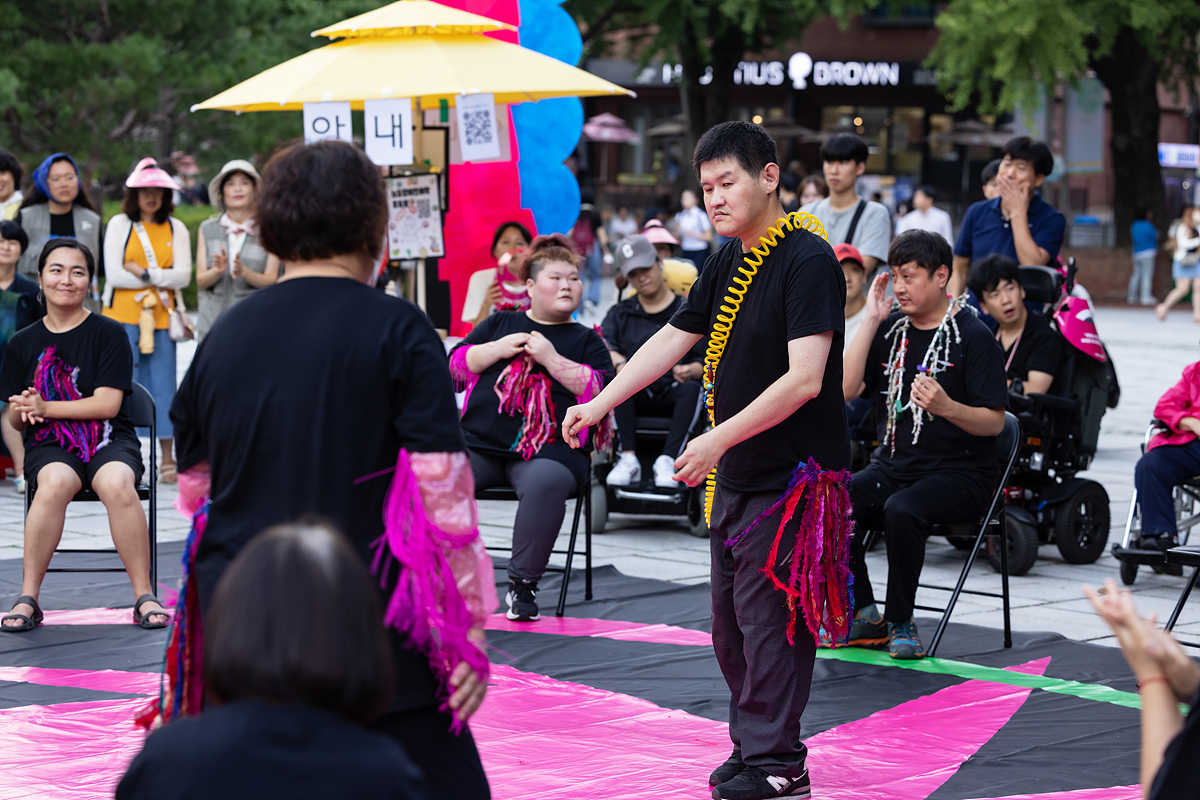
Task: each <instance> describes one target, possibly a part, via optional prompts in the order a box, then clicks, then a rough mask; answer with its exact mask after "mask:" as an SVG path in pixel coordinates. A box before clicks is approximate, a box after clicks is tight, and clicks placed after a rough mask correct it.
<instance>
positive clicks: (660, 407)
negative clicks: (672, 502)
mask: <svg viewBox="0 0 1200 800" xmlns="http://www.w3.org/2000/svg"><path fill="white" fill-rule="evenodd" d="M616 257H617V268H618V269H619V270H620V271H621V274H622V275H624V276H625V278H626V280H628V281H629V285H630V286H632V287H633V288H634V289H636V290H637V294H636V295H634V296H633V297H630V298H628V299H627V300H622V301H621V302H619V303H617V304H616V305H615V306H613V307H612V308H611V309H609V311H608V314H607V315H606V316H605V317H604V324H603V325H602V326H601V332H602V333H603V334H604V341H605V342H606V343H607V345H608V354H609V356H611V357H612V362H613V367H614V368H615V369H616V370H617V371H618V372H620V371H621V368H622V367H623V366H625V362H626V361H627V360H628V359H629V358H630V357H631V356H632V355H633V354H634V353H636V352H637V351H638V349H639V348H640V347H641V346H642V345H644V344H645V343H646V342H647V341H648V340H649V339H650V337H651V336H653V335H654V334H656V333H658V331H659V330H660V329H661V328H662V327H663V326H664V325H666V324H667V323H668V322H670V321H671V317H673V316H674V315H675V312H676V311H678V310H679V307H680V306H681V305H683V298H682V297H680V296H679V295H677V294H675V292H673V291H671V290H670V288H668V287H667V284H666V281H665V280H664V278H663V270H662V259H661V258H660V257H659V255H658V253H657V252H656V250H655V247H654V245H653V244H651V242H650V240H649V239H648V238H647V237H645V236H639V235H635V236H630V237H628V238H626V239H624V240H622V241H621V242H620V243H619V244H618V245H617V249H616ZM703 359H704V350H703V343H702V341H701V342H696V344H694V345H693V346H692V349H691V350H689V351H688V352H687V354H686V355H685V356H684V357H683V358H682V359H681V360H680V362H679V363H678V364H676V365H675V367H674V368H673V369H672V370H671V372H670V373H668V374H667V375H663V376H662V377H660V378H659V379H658V380H656V381H654V382H653V383H651V384H650V385H649V386H647V387H646V388H645V389H643V390H642V391H640V392H638V393H637V394H635V395H634V396H633V397H631V398H629V399H628V400H626V401H625V402H624V403H621V404H620V405H619V406H617V407H616V408H615V409H613V416H614V417H615V418H616V422H617V438H618V440H619V442H620V447H621V455H620V457H619V458H618V459H617V463H616V464H615V465H614V466H613V468H612V471H611V472H609V473H608V485H609V486H630V485H632V484H635V483H638V482H639V481H640V480H641V479H642V465H641V464H640V463H639V462H638V457H637V452H636V441H635V439H634V431H635V429H636V427H637V418H638V416H639V415H654V416H665V417H670V418H671V427H670V429H669V430H668V432H667V438H666V441H665V442H664V443H663V450H662V454H661V455H659V456H658V457H657V458H655V459H654V465H653V467H652V470H653V473H654V485H655V486H657V487H658V488H660V489H674V488H676V486H678V484H677V483H676V482H675V478H674V475H675V459H676V458H678V457H679V454H680V453H681V452H683V446H684V444H686V441H685V439H686V438H687V433H688V430H689V429H690V428H691V427H692V423H693V422H694V421H695V419H696V415H697V414H698V413H699V411H700V376H701V374H702V373H703V371H704V368H703V364H702V362H703Z"/></svg>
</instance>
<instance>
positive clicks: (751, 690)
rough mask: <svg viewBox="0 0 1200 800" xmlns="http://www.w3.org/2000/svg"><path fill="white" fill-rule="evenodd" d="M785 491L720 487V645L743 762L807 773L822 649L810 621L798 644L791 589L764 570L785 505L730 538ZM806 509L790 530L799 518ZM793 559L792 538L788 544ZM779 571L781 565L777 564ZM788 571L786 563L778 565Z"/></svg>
mask: <svg viewBox="0 0 1200 800" xmlns="http://www.w3.org/2000/svg"><path fill="white" fill-rule="evenodd" d="M778 498H779V493H777V492H773V493H770V494H743V493H740V492H731V491H728V490H725V489H721V488H718V489H717V496H716V499H715V500H714V501H713V511H712V525H711V526H710V536H711V545H712V606H713V622H712V635H713V649H714V650H715V651H716V654H717V663H718V664H720V666H721V673H722V674H723V675H724V676H725V682H726V683H727V684H728V685H729V692H730V695H731V696H730V699H729V738H730V739H732V740H733V744H734V745H735V746H736V747H739V748H740V749H741V752H742V760H743V761H745V762H746V763H747V764H749V765H750V766H753V767H761V768H762V769H764V770H766V771H767V772H769V773H771V774H772V775H782V776H785V777H797V776H799V775H801V774H803V772H804V758H805V755H806V754H807V752H808V748H806V747H805V746H804V743H803V742H801V741H800V716H801V714H803V713H804V707H805V706H806V705H808V692H809V688H810V686H811V684H812V672H813V662H814V660H815V658H816V653H817V648H816V643H815V642H814V641H813V639H812V636H811V635H810V634H809V632H808V628H807V626H806V625H805V624H804V621H803V619H801V620H800V621H799V622H798V625H797V628H798V630H797V631H796V637H795V638H796V644H795V645H789V644H788V642H787V626H788V610H787V606H786V603H785V597H784V594H783V592H781V591H778V590H777V589H776V588H775V587H774V586H773V585H772V584H771V582H770V581H769V580H768V579H767V577H766V576H765V575H763V573H762V567H763V565H764V564H765V563H766V560H767V554H768V552H769V551H770V548H771V542H772V540H773V539H774V538H775V530H776V528H778V527H779V520H780V517H781V516H782V513H783V511H782V509H780V510H778V511H776V512H775V513H774V514H773V515H771V516H770V517H768V518H767V519H765V520H763V521H762V522H761V523H759V525H758V527H757V528H755V529H754V531H753V532H751V533H750V534H748V535H747V536H746V537H745V538H743V539H742V540H741V541H740V542H738V543H737V544H736V545H734V547H732V548H728V547H726V546H725V540H726V539H728V538H729V537H730V536H732V535H734V534H735V533H737V532H738V531H740V530H742V529H743V528H745V527H746V526H747V525H749V524H750V523H751V522H752V521H753V520H754V518H755V517H756V516H758V514H759V513H761V512H762V511H763V510H765V509H766V508H767V507H768V506H770V505H771V504H772V503H774V502H775V501H776V500H777V499H778ZM801 510H802V509H800V508H798V509H797V510H796V514H795V516H794V517H793V522H792V523H791V525H789V528H791V527H792V526H794V525H796V524H798V521H799V519H800V516H801V513H800V512H801ZM780 550H781V552H780V553H779V556H778V560H779V562H780V563H783V564H785V565H786V564H787V562H788V559H789V558H790V555H791V551H792V548H791V542H790V541H788V542H787V546H785V547H781V548H780ZM777 569H778V568H777ZM778 573H779V575H780V576H781V577H784V576H785V575H786V566H785V567H784V568H782V569H778Z"/></svg>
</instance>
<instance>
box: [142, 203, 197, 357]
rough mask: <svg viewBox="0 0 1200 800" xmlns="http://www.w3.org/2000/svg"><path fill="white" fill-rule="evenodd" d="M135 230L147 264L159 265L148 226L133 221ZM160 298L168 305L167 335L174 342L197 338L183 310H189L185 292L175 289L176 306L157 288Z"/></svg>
mask: <svg viewBox="0 0 1200 800" xmlns="http://www.w3.org/2000/svg"><path fill="white" fill-rule="evenodd" d="M133 230H134V232H135V233H136V234H137V237H138V241H140V242H141V244H142V252H143V253H145V255H146V266H147V267H157V266H158V259H157V257H156V256H155V255H154V247H153V246H152V245H151V243H150V236H149V234H147V233H146V227H145V226H144V225H142V223H141V222H135V223H133ZM156 294H157V295H158V299H159V300H161V301H162V304H163V306H165V307H167V308H168V309H169V310H168V311H167V335H169V336H170V337H171V341H172V342H186V341H190V340H191V339H194V338H196V329H195V327H194V326H193V325H192V323H191V321H190V320H189V319H188V318H187V315H185V314H184V313H183V312H184V311H186V310H187V308H186V307H184V305H183V293H182V292H180V291H179V290H178V289H176V290H175V303H174V307H172V304H171V303H170V302H168V301H167V295H166V294H165V293H164V292H163V291H162V290H161V289H158V290H156Z"/></svg>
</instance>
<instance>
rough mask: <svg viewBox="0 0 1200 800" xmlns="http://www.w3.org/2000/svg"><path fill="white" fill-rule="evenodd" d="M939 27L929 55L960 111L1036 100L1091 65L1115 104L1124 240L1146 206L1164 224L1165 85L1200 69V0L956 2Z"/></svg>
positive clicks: (1113, 147)
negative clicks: (1161, 95) (1161, 133)
mask: <svg viewBox="0 0 1200 800" xmlns="http://www.w3.org/2000/svg"><path fill="white" fill-rule="evenodd" d="M937 25H938V27H939V28H940V29H941V36H940V37H939V39H938V43H937V46H936V47H935V48H934V50H933V53H932V54H931V56H930V63H931V64H932V65H933V66H934V67H935V68H936V70H937V74H938V81H939V83H940V85H941V87H942V88H943V90H944V91H945V92H946V94H947V96H948V98H949V99H950V101H951V104H952V105H953V106H954V108H956V109H962V108H967V107H969V106H975V107H977V108H978V109H980V110H981V111H1012V110H1013V109H1019V108H1029V107H1032V106H1033V105H1035V104H1036V102H1037V99H1038V97H1039V94H1040V93H1041V92H1043V91H1045V90H1046V88H1047V87H1048V86H1053V85H1054V84H1055V83H1057V82H1058V81H1063V80H1066V81H1074V80H1077V79H1079V78H1080V77H1082V76H1084V75H1086V74H1087V72H1088V70H1091V71H1093V72H1094V73H1095V75H1096V78H1097V79H1098V80H1099V81H1100V82H1101V83H1102V84H1103V85H1104V87H1105V88H1106V89H1108V92H1109V96H1110V102H1111V105H1110V112H1111V137H1110V139H1109V151H1110V154H1111V161H1112V164H1113V178H1114V181H1113V183H1114V186H1113V189H1114V198H1115V199H1114V203H1113V205H1114V212H1115V214H1114V215H1115V221H1116V226H1117V235H1118V241H1120V242H1122V243H1127V242H1128V238H1129V225H1130V223H1131V222H1132V221H1133V218H1134V215H1135V214H1136V210H1137V207H1138V206H1146V207H1149V208H1151V209H1154V211H1155V215H1156V218H1157V219H1158V220H1159V221H1160V222H1165V219H1164V215H1165V211H1164V209H1163V185H1162V170H1161V168H1160V167H1159V164H1158V149H1157V143H1158V127H1159V117H1160V108H1159V103H1158V86H1159V84H1160V83H1165V84H1166V85H1168V86H1173V85H1184V84H1187V85H1191V86H1193V87H1194V85H1195V84H1194V81H1195V80H1196V78H1197V76H1198V74H1200V50H1198V42H1200V4H1198V3H1197V2H1196V0H1156V1H1155V2H1149V3H1147V2H1136V0H1079V1H1078V2H1074V3H1052V2H1045V0H950V2H949V3H947V4H946V7H945V9H944V10H943V12H942V13H941V14H940V15H939V16H938V18H937ZM1193 102H1195V97H1194V94H1193ZM1096 135H1098V136H1099V135H1102V132H1099V131H1098V132H1097V134H1096Z"/></svg>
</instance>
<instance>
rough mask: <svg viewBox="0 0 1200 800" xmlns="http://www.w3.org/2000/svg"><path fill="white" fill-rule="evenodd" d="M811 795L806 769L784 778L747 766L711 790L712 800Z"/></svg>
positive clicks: (760, 799)
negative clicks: (794, 775)
mask: <svg viewBox="0 0 1200 800" xmlns="http://www.w3.org/2000/svg"><path fill="white" fill-rule="evenodd" d="M811 795H812V787H811V786H810V784H809V781H808V770H807V769H806V770H804V773H803V774H801V775H799V776H797V777H795V778H785V777H783V776H782V775H772V774H771V773H769V772H767V771H766V770H765V769H760V768H759V767H747V768H746V769H744V770H742V771H741V772H739V773H738V774H737V775H736V776H734V777H733V778H731V779H729V780H727V781H725V782H724V783H722V784H718V785H717V786H716V787H715V788H714V789H713V791H712V796H713V800H767V798H771V797H810V796H811Z"/></svg>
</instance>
